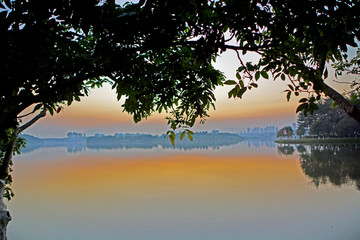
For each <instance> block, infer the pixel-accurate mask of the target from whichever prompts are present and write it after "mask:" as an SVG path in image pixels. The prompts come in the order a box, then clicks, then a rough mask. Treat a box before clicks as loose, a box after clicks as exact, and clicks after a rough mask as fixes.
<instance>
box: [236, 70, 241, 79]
mask: <svg viewBox="0 0 360 240" xmlns="http://www.w3.org/2000/svg"><path fill="white" fill-rule="evenodd" d="M236 78H237V79H239V80H241V75H240V73H238V72H237V73H236Z"/></svg>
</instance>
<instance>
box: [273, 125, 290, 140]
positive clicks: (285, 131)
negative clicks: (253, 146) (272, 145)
mask: <svg viewBox="0 0 360 240" xmlns="http://www.w3.org/2000/svg"><path fill="white" fill-rule="evenodd" d="M292 135H294V131H293V129H292V128H291V127H290V126H287V127H283V128H281V129H280V130H279V131H278V132H277V133H276V137H279V138H283V137H286V138H289V137H291V136H292Z"/></svg>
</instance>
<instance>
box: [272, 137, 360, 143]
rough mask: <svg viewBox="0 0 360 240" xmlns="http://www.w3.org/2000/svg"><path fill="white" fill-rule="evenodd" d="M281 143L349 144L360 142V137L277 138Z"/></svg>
mask: <svg viewBox="0 0 360 240" xmlns="http://www.w3.org/2000/svg"><path fill="white" fill-rule="evenodd" d="M275 142H276V143H280V144H322V143H326V144H345V143H346V144H348V143H360V138H354V137H353V138H299V139H277V140H275Z"/></svg>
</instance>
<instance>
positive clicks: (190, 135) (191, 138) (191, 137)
mask: <svg viewBox="0 0 360 240" xmlns="http://www.w3.org/2000/svg"><path fill="white" fill-rule="evenodd" d="M188 138H189V140H190V141H192V140H193V139H194V138H193V136H192V134H190V133H189V132H188Z"/></svg>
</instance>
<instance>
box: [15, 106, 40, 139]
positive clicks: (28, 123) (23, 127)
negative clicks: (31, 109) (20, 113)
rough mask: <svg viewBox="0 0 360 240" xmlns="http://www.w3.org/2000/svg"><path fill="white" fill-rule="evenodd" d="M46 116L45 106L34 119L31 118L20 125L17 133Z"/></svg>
mask: <svg viewBox="0 0 360 240" xmlns="http://www.w3.org/2000/svg"><path fill="white" fill-rule="evenodd" d="M45 116H46V109H45V108H44V109H43V110H42V111H41V112H40V113H39V114H38V115H36V116H35V117H34V118H33V119H31V120H30V121H28V122H27V123H25V124H24V125H22V126H20V127H18V128H17V129H16V133H17V134H19V133H21V132H22V131H24V130H25V129H27V128H28V127H30V126H31V125H33V124H34V123H35V122H36V121H37V120H39V119H40V118H42V117H45Z"/></svg>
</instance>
